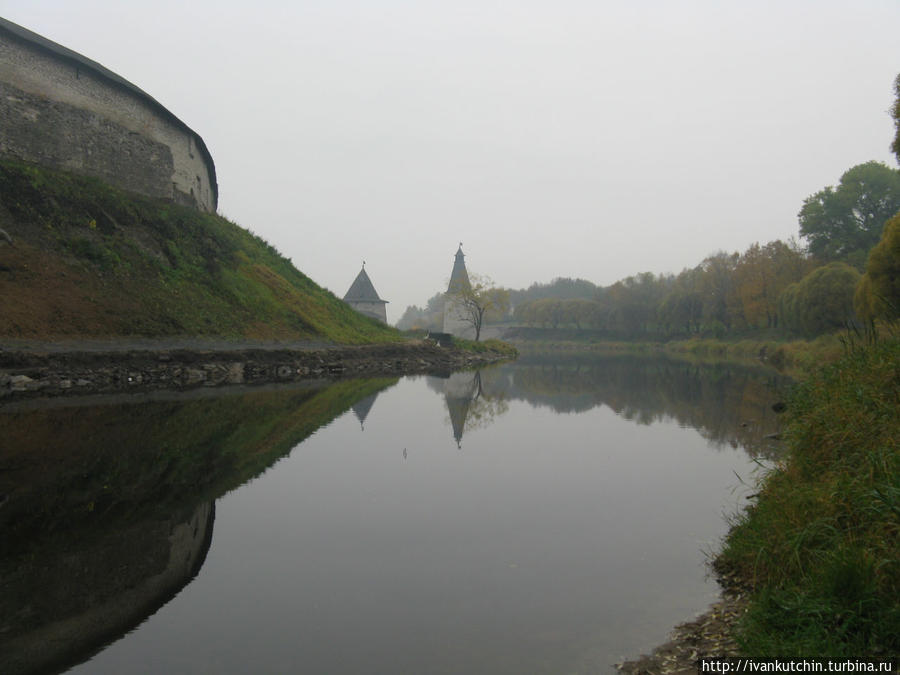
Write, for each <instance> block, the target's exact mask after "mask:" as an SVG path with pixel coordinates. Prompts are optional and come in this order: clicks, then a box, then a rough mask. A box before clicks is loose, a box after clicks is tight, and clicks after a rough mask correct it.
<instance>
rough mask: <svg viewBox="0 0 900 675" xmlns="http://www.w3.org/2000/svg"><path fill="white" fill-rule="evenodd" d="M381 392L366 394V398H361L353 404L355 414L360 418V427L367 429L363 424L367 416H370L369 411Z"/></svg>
mask: <svg viewBox="0 0 900 675" xmlns="http://www.w3.org/2000/svg"><path fill="white" fill-rule="evenodd" d="M378 394H379V392H377V391H376V392H375V393H374V394H372V395H370V396H366V397H365V398H361V399H359V400H358V401H357V402H356V403H354V404H353V406H352V408H353V414H354V415H356V419H358V420H359V428H360V429H362V430H363V431H365V427H364V426H363V425H364V423H365V421H366V417H368V416H369V411H370V410H371V409H372V405H373V404H374V403H375V399H376V398H378Z"/></svg>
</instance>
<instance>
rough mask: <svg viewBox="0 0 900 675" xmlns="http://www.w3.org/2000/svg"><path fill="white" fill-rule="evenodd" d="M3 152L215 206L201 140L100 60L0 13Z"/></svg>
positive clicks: (167, 196) (154, 194)
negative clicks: (12, 20)
mask: <svg viewBox="0 0 900 675" xmlns="http://www.w3.org/2000/svg"><path fill="white" fill-rule="evenodd" d="M0 127H2V129H3V133H2V135H0V157H12V158H15V159H20V160H24V161H27V162H33V163H35V164H41V165H45V166H51V167H55V168H59V169H63V170H66V171H73V172H76V173H81V174H86V175H89V176H95V177H97V178H100V179H102V180H104V181H107V182H109V183H111V184H113V185H117V186H119V187H122V188H125V189H126V190H132V191H134V192H138V193H141V194H145V195H149V196H151V197H158V198H163V199H171V200H173V201H178V202H182V203H185V204H188V205H191V206H197V207H198V208H201V209H203V210H206V211H215V210H216V204H217V197H218V195H217V190H218V188H217V185H216V175H215V166H214V165H213V161H212V157H211V156H210V154H209V151H208V150H207V149H206V146H205V144H204V143H203V139H201V138H200V137H199V136H198V135H197V134H196V133H194V132H193V131H192V130H191V129H190V128H188V127H187V126H186V125H185V124H184V123H183V122H181V121H180V120H179V119H178V118H176V117H175V116H174V115H173V114H172V113H171V112H169V111H168V110H167V109H165V108H164V107H163V106H162V105H160V104H159V103H158V102H157V101H155V100H154V99H153V98H151V97H150V96H148V95H147V94H146V93H144V92H143V91H141V90H140V89H138V88H137V87H135V86H134V85H133V84H131V83H129V82H127V81H125V80H124V79H122V78H121V77H119V76H118V75H116V74H115V73H112V72H110V71H108V70H106V69H105V68H103V66H101V65H99V64H97V63H94V62H93V61H90V60H89V59H86V58H85V57H83V56H81V55H80V54H76V53H75V52H72V51H70V50H68V49H66V48H65V47H62V46H60V45H57V44H55V43H53V42H50V41H49V40H46V39H44V38H42V37H41V36H39V35H36V34H34V33H31V32H30V31H27V30H25V29H23V28H21V27H19V26H16V25H15V24H11V23H9V22H6V21H4V20H2V19H0Z"/></svg>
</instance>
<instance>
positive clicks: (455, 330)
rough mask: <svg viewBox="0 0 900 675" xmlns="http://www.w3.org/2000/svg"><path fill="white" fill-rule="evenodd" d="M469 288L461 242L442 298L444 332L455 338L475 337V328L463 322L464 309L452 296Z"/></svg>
mask: <svg viewBox="0 0 900 675" xmlns="http://www.w3.org/2000/svg"><path fill="white" fill-rule="evenodd" d="M469 288H471V284H470V283H469V273H468V272H467V271H466V256H465V255H464V254H463V252H462V242H460V244H459V249H457V251H456V258H455V259H454V261H453V271H452V272H451V273H450V283H449V284H448V286H447V293H446V294H445V296H444V329H443V330H444V332H445V333H450V334H452V335H455V336H457V337H462V338H473V337H475V328H474V327H473V326H472V324H471V323H469V322H467V321H466V320H465V314H464V309H463V306H462V303H460V301H459V299H458V298H456V297H454V294H456V293H458V292H459V291H460V290H468V289H469Z"/></svg>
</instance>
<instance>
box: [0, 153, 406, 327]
mask: <svg viewBox="0 0 900 675" xmlns="http://www.w3.org/2000/svg"><path fill="white" fill-rule="evenodd" d="M0 204H2V208H0V217H2V222H3V227H4V229H6V230H7V231H9V233H10V234H11V235H12V236H13V237H14V239H15V240H16V241H15V246H13V247H10V246H5V247H4V248H3V250H2V251H0V254H2V256H3V259H2V260H0V262H2V263H3V264H4V265H5V266H6V267H9V268H11V269H12V270H13V271H12V273H9V274H7V275H5V276H4V278H3V279H2V281H3V283H2V285H0V301H2V304H3V306H4V309H6V310H7V311H6V312H5V316H4V317H0V335H7V336H10V337H59V336H63V335H65V336H70V337H76V336H79V335H80V336H97V335H101V336H104V337H110V336H117V335H148V336H162V335H202V336H222V337H246V338H270V339H275V338H277V339H321V340H328V341H332V342H339V343H366V342H384V341H392V340H399V339H401V338H400V335H399V333H398V332H397V331H396V330H394V329H392V328H389V327H388V326H385V325H384V324H380V323H379V322H376V321H373V320H371V319H368V318H366V317H364V316H362V315H361V314H359V313H358V312H355V311H354V310H353V309H352V308H350V307H349V306H348V305H347V304H346V303H344V302H342V301H341V300H340V299H338V298H337V297H335V296H334V295H333V294H332V293H330V292H329V291H327V290H325V289H322V288H321V287H319V286H318V285H317V284H315V283H314V282H313V281H312V280H311V279H309V278H308V277H307V276H306V275H304V274H303V273H302V272H300V271H299V270H297V269H296V268H295V267H294V266H293V264H292V263H291V261H290V260H289V259H287V258H285V257H284V256H283V255H282V254H281V253H279V252H278V251H277V250H276V249H275V248H274V247H273V246H271V245H270V244H268V243H267V242H265V241H264V240H262V239H261V238H260V237H258V236H256V235H255V234H253V233H252V232H250V231H248V230H246V229H244V228H241V227H239V226H238V225H236V224H234V223H232V222H230V221H228V220H227V219H225V218H222V217H220V216H217V215H215V214H208V213H201V212H198V211H196V210H194V209H190V208H185V207H181V206H178V205H175V204H171V203H166V202H160V201H157V200H153V199H149V198H145V197H142V196H139V195H135V194H132V193H127V192H124V191H122V190H118V189H116V188H113V187H111V186H109V185H107V184H105V183H103V182H101V181H99V180H96V179H91V178H86V177H82V176H76V175H73V174H68V173H64V172H59V171H52V170H49V169H45V168H40V167H36V166H33V165H28V164H22V163H18V162H12V161H3V162H0ZM39 270H45V271H48V272H47V274H48V276H49V275H51V272H49V270H52V275H55V276H56V277H60V276H64V277H65V278H66V279H67V280H69V283H67V284H65V285H64V286H60V285H58V284H57V285H54V284H53V283H52V280H51V279H49V278H42V277H41V276H40V272H39ZM75 289H78V290H75ZM51 318H52V320H51Z"/></svg>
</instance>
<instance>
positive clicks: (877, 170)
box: [798, 161, 900, 269]
mask: <svg viewBox="0 0 900 675" xmlns="http://www.w3.org/2000/svg"><path fill="white" fill-rule="evenodd" d="M898 210H900V172H898V171H896V170H894V169H891V168H889V167H887V166H885V165H884V164H882V163H880V162H874V161H873V162H866V163H865V164H859V165H857V166H854V167H853V168H852V169H849V170H848V171H847V172H845V173H844V175H843V176H841V180H840V183H839V184H838V186H837V187H836V188H834V187H832V186H828V187H826V188H825V189H824V190H820V191H819V192H817V193H815V194H814V195H811V196H809V197H807V198H806V199H805V200H804V202H803V208H801V209H800V213H799V214H798V217H799V219H800V235H801V236H802V237H804V238H806V240H807V241H808V242H809V250H810V253H812V254H813V255H814V256H816V257H819V258H821V259H822V260H843V261H846V262H848V263H850V264H852V265H854V266H855V267H857V268H858V269H862V267H863V265H864V263H865V259H866V255H867V254H868V252H869V250H870V249H871V248H872V247H873V246H875V244H877V243H878V241H879V239H880V238H881V232H882V230H883V229H884V224H885V223H886V222H887V220H888V219H889V218H890V217H891V216H893V215H894V214H895V213H897V211H898Z"/></svg>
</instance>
